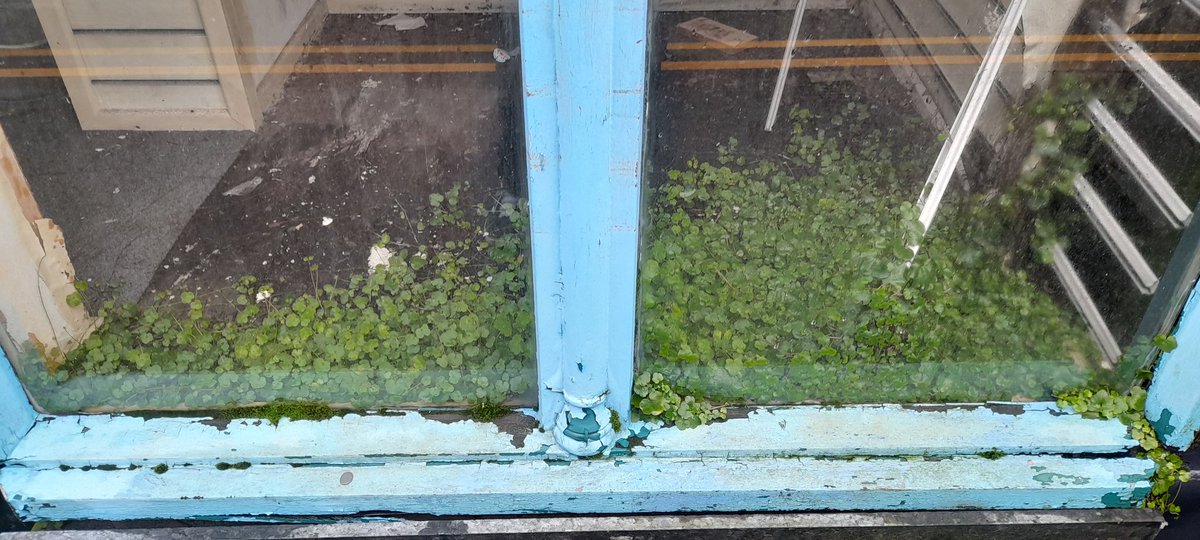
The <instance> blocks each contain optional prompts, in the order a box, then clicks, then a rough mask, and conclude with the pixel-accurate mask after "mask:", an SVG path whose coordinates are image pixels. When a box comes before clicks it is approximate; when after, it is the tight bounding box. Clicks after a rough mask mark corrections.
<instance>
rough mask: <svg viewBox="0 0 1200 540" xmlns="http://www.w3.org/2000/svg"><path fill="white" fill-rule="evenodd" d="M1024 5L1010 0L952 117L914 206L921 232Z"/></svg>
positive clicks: (941, 194)
mask: <svg viewBox="0 0 1200 540" xmlns="http://www.w3.org/2000/svg"><path fill="white" fill-rule="evenodd" d="M1027 4H1028V0H1013V3H1012V4H1011V5H1009V7H1008V11H1007V12H1006V13H1005V14H1004V20H1003V22H1002V23H1001V24H1000V28H999V29H998V30H997V31H996V38H995V39H993V40H992V44H991V45H989V46H988V50H987V54H985V55H984V58H983V65H982V66H981V67H980V68H979V71H978V72H976V73H975V80H974V81H973V82H971V89H970V90H969V91H968V92H967V96H966V98H965V99H964V100H963V107H962V110H960V111H959V113H958V117H957V118H955V119H954V125H953V126H952V127H951V128H950V133H949V135H948V137H947V139H946V143H945V144H944V145H943V146H942V151H941V153H939V154H938V157H937V161H936V162H934V164H933V169H932V170H931V171H929V178H928V179H927V180H926V181H925V187H924V188H923V189H922V190H921V197H920V198H919V199H918V200H917V208H919V209H920V210H921V216H920V221H921V226H922V228H923V233H922V234H924V233H927V232H928V231H929V228H930V226H932V225H933V218H934V217H936V216H937V212H938V207H939V206H941V204H942V197H944V196H945V195H946V188H947V187H948V186H949V185H950V179H951V178H952V177H953V176H954V170H955V169H956V168H957V167H958V163H959V161H960V160H962V155H963V151H965V150H966V148H967V141H969V140H970V139H971V134H972V133H974V132H975V124H976V123H977V122H978V121H979V117H980V115H981V114H983V106H984V104H985V103H986V102H987V99H988V96H989V95H991V93H992V89H993V88H995V86H996V78H997V77H999V75H1000V67H1001V66H1002V65H1003V64H1004V57H1005V54H1006V53H1007V51H1008V48H1009V46H1010V45H1012V41H1013V36H1015V35H1016V33H1017V27H1018V26H1019V25H1020V23H1021V16H1022V14H1023V13H1024V12H1025V6H1026V5H1027ZM910 247H911V248H912V250H913V258H916V254H917V251H918V250H919V249H920V245H919V244H917V245H913V246H910Z"/></svg>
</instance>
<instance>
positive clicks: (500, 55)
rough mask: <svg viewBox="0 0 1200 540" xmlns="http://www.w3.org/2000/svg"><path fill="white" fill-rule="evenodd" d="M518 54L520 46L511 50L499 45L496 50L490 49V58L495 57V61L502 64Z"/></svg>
mask: <svg viewBox="0 0 1200 540" xmlns="http://www.w3.org/2000/svg"><path fill="white" fill-rule="evenodd" d="M518 54H521V48H520V47H517V48H515V49H513V50H511V51H506V50H504V49H501V48H500V47H496V50H494V51H492V58H494V59H496V62H497V63H500V64H503V63H505V62H508V61H509V60H512V59H513V58H514V57H516V56H517V55H518Z"/></svg>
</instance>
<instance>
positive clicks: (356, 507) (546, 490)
mask: <svg viewBox="0 0 1200 540" xmlns="http://www.w3.org/2000/svg"><path fill="white" fill-rule="evenodd" d="M520 9H521V21H522V28H521V31H522V58H523V62H524V67H525V88H524V89H525V107H526V138H527V140H528V157H529V160H528V163H529V183H530V198H531V204H532V210H531V211H532V229H533V232H532V234H533V244H534V278H535V284H534V286H535V299H536V302H537V307H536V316H537V318H538V335H537V340H538V349H539V353H538V354H539V356H538V366H539V374H540V376H541V379H540V380H541V381H542V382H543V383H544V384H543V388H542V389H541V395H540V399H541V401H540V403H541V405H540V409H539V412H534V411H527V413H528V414H529V415H532V416H535V417H536V418H537V419H538V420H539V421H540V423H541V425H542V426H545V427H547V428H550V431H541V430H538V429H534V427H533V425H532V424H530V425H526V426H525V427H520V428H506V430H501V429H500V427H499V426H498V425H496V424H490V423H477V422H471V421H465V420H464V421H460V422H454V423H449V424H447V423H443V422H440V421H436V420H432V419H429V418H426V417H424V416H422V415H421V414H418V413H407V414H402V415H390V416H388V415H366V416H360V415H349V416H346V417H342V418H335V419H331V420H327V421H322V422H310V421H297V422H292V421H287V420H284V421H283V422H282V423H281V424H280V425H279V426H278V427H274V426H270V425H266V424H265V423H263V422H258V421H240V422H233V423H230V424H228V425H222V424H221V423H219V422H216V421H213V420H212V419H202V418H159V419H154V420H142V419H139V418H132V417H121V416H82V415H75V416H58V417H55V416H49V415H37V416H36V417H35V415H34V413H33V409H32V407H31V406H30V404H29V402H28V400H27V399H26V397H25V395H24V393H23V392H22V391H21V388H20V385H19V383H18V382H17V380H16V377H15V375H14V374H13V373H12V371H11V370H0V400H2V401H0V403H3V405H4V407H5V408H4V411H3V414H2V415H0V425H2V426H3V429H0V448H4V449H7V450H8V451H9V453H8V454H7V456H8V459H7V460H6V461H5V467H4V468H3V469H0V485H2V486H3V487H4V489H5V491H6V492H7V494H8V495H9V496H10V497H11V502H12V503H13V505H14V507H15V508H16V510H17V511H18V513H19V514H20V515H21V516H22V517H23V518H25V519H29V520H59V519H88V518H90V519H135V518H196V517H210V518H215V519H227V518H230V517H232V516H247V515H252V516H257V517H259V518H262V517H263V516H297V515H305V516H312V515H344V514H347V513H353V512H360V511H369V510H390V511H396V512H409V513H421V514H440V515H445V514H460V515H471V514H498V513H526V514H527V513H551V512H570V513H596V512H605V513H610V512H612V513H616V512H622V513H623V512H671V511H752V510H753V511H762V510H779V511H788V510H820V509H826V510H828V509H837V510H883V509H913V510H916V509H956V508H1094V507H1101V506H1108V507H1123V506H1125V507H1127V506H1130V505H1132V504H1135V503H1136V502H1137V501H1138V500H1140V498H1141V497H1143V496H1144V495H1145V493H1146V490H1148V488H1149V482H1148V478H1149V476H1150V474H1151V473H1152V472H1153V465H1152V463H1151V462H1149V461H1147V460H1143V459H1137V458H1132V457H1129V451H1130V449H1131V448H1133V447H1134V446H1135V443H1134V441H1132V439H1130V438H1129V437H1128V435H1127V433H1126V430H1125V428H1124V426H1122V425H1121V424H1120V423H1119V422H1117V421H1116V420H1088V419H1083V418H1081V417H1079V416H1078V415H1074V414H1071V413H1070V412H1069V411H1063V410H1060V409H1059V408H1057V407H1056V406H1055V405H1053V404H1050V403H1035V404H1001V403H998V404H989V405H937V406H928V407H920V406H917V407H901V406H886V405H881V406H855V407H817V406H808V407H783V408H760V409H756V410H754V411H751V412H749V414H748V415H746V416H745V417H741V418H735V419H732V420H729V421H727V422H724V423H720V424H714V425H708V426H703V427H700V428H697V429H694V430H687V431H679V430H676V429H674V428H670V429H661V430H656V431H652V432H650V431H649V430H648V429H646V427H645V426H637V429H638V432H637V433H632V432H630V431H629V430H628V426H629V425H630V423H629V422H628V421H627V420H628V413H629V408H630V406H629V399H630V398H629V394H630V390H631V386H632V381H631V378H632V357H633V343H634V341H633V332H634V326H633V322H634V309H633V308H634V297H633V293H634V289H635V286H636V248H637V227H638V222H637V219H638V215H639V212H640V208H639V197H640V181H641V180H640V177H641V173H642V171H641V161H640V156H641V150H642V145H643V141H644V135H643V131H642V126H643V125H644V123H645V106H646V105H645V80H644V77H645V73H646V70H645V61H646V46H647V44H646V41H647V40H646V34H645V32H646V18H647V5H646V2H643V1H638V0H522V2H521V7H520ZM597 51H611V54H601V53H599V52H597ZM591 265H596V266H599V267H603V268H599V267H592V266H591ZM601 305H602V306H604V308H603V309H598V308H599V307H600V306H601ZM1189 314H1190V315H1189V317H1190V318H1185V319H1186V320H1185V322H1184V324H1182V325H1181V326H1180V329H1179V331H1178V332H1177V337H1178V339H1179V341H1180V349H1179V351H1180V352H1178V353H1176V358H1177V360H1174V361H1171V362H1164V368H1163V369H1160V373H1159V374H1158V375H1156V378H1155V387H1157V388H1158V389H1157V390H1155V391H1154V393H1157V394H1159V395H1160V396H1165V397H1169V396H1173V395H1174V394H1175V392H1176V391H1177V390H1175V389H1174V388H1177V387H1178V386H1179V385H1172V384H1168V383H1167V382H1166V381H1165V379H1163V377H1164V375H1163V374H1162V373H1163V372H1164V370H1165V366H1169V365H1173V364H1175V363H1179V364H1181V365H1182V364H1186V363H1187V362H1185V360H1188V359H1189V358H1190V359H1191V360H1194V359H1195V357H1194V356H1191V357H1188V356H1186V355H1185V353H1184V352H1183V351H1194V350H1195V347H1196V342H1197V341H1200V329H1198V328H1196V326H1197V324H1196V321H1195V319H1196V318H1197V317H1196V316H1195V310H1194V309H1191V310H1189ZM1189 321H1190V322H1189ZM587 325H594V326H590V327H589V326H587ZM598 329H604V330H598ZM605 336H607V337H605ZM1185 347H1190V348H1185ZM1192 363H1193V364H1194V362H1192ZM1192 380H1194V379H1192ZM1190 395H1192V396H1193V397H1194V393H1193V394H1190ZM568 396H569V399H568ZM572 401H573V402H574V404H573V405H572V404H571V402H572ZM1192 403H1193V404H1194V403H1195V402H1194V401H1193V402H1192ZM569 405H571V406H575V407H576V408H577V409H579V410H583V409H589V408H591V409H593V410H594V411H595V410H602V409H600V408H601V407H607V408H611V409H612V410H615V411H617V412H618V414H619V415H620V416H621V418H622V420H623V422H622V424H623V425H625V426H627V428H626V430H625V431H624V432H621V433H613V434H612V435H611V436H612V437H614V438H617V437H619V439H618V441H617V442H618V444H617V445H616V448H615V449H614V450H613V454H612V455H611V456H609V457H607V458H605V459H600V460H579V459H576V458H575V457H574V456H573V455H572V453H573V452H574V453H583V452H584V451H587V450H588V446H589V445H590V443H594V442H596V441H580V440H578V439H572V440H574V441H575V442H580V443H588V444H580V445H578V447H576V448H570V446H571V445H570V443H569V442H568V445H567V446H568V448H563V447H562V445H560V444H559V443H560V442H562V432H561V431H560V430H557V429H555V428H556V427H557V426H558V425H559V421H560V419H564V418H565V420H566V423H567V424H568V425H569V424H571V422H578V420H576V419H586V418H587V417H586V415H584V416H579V415H573V413H572V412H571V411H570V410H569V409H568V406H569ZM1177 406H1178V405H1176V404H1174V403H1168V404H1166V405H1164V407H1165V408H1166V409H1168V410H1171V411H1173V416H1172V418H1180V419H1182V418H1185V417H1188V413H1189V411H1188V410H1187V409H1186V408H1178V409H1176V408H1175V407H1177ZM563 411H566V413H564V412H563ZM1175 411H1178V412H1175ZM1190 414H1192V415H1194V414H1195V409H1194V408H1193V409H1191V410H1190ZM1159 418H1161V416H1160V417H1159ZM1191 418H1194V416H1191ZM606 420H607V419H606V418H598V419H597V426H595V427H596V428H597V429H598V430H599V429H601V428H602V426H599V424H601V423H603V422H604V421H606ZM1170 425H1182V424H1175V423H1171V424H1170ZM575 427H579V426H578V425H576V426H575ZM597 433H598V431H597ZM635 435H636V437H635ZM584 438H585V439H586V437H584ZM635 440H636V441H637V442H638V443H640V445H635V444H631V443H633V442H634V441H635ZM629 446H632V448H627V447H629ZM993 449H994V450H998V451H1000V452H1003V453H1005V454H1007V455H1006V456H1004V457H1001V458H1000V459H995V460H992V459H987V458H985V457H981V456H978V455H977V454H979V453H982V452H986V451H990V450H993ZM1078 454H1088V455H1090V456H1092V457H1088V458H1074V457H1067V456H1070V455H1078ZM221 463H245V464H246V465H245V467H246V468H227V467H222V468H221V469H219V468H218V464H221ZM158 464H163V465H166V466H167V470H166V471H165V472H163V473H162V474H159V473H156V472H155V471H153V470H151V468H152V467H153V466H155V465H158Z"/></svg>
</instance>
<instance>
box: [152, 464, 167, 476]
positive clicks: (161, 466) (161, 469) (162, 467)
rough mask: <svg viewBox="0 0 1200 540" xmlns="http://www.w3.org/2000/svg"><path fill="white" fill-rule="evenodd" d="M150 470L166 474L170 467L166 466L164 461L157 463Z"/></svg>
mask: <svg viewBox="0 0 1200 540" xmlns="http://www.w3.org/2000/svg"><path fill="white" fill-rule="evenodd" d="M150 470H152V471H154V474H166V473H167V471H168V470H170V467H168V466H167V464H166V463H159V464H158V465H155V466H154V467H153V468H151V469H150Z"/></svg>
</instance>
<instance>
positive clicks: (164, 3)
mask: <svg viewBox="0 0 1200 540" xmlns="http://www.w3.org/2000/svg"><path fill="white" fill-rule="evenodd" d="M61 1H62V4H63V6H64V8H65V10H66V14H67V16H68V20H69V21H70V25H71V28H74V29H76V30H203V29H204V22H203V20H202V19H201V17H200V10H199V9H197V6H196V1H195V0H118V1H113V0H61Z"/></svg>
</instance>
